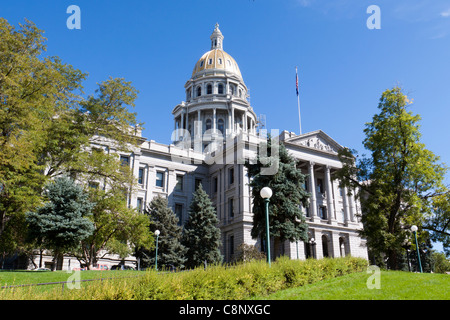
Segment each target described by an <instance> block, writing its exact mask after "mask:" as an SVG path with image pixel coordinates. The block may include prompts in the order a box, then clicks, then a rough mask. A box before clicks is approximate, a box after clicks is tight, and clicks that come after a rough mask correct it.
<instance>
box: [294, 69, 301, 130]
mask: <svg viewBox="0 0 450 320" xmlns="http://www.w3.org/2000/svg"><path fill="white" fill-rule="evenodd" d="M295 78H296V83H295V85H296V88H297V105H298V125H299V128H300V134H302V119H301V116H300V95H299V93H298V73H297V67H295Z"/></svg>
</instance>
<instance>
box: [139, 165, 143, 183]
mask: <svg viewBox="0 0 450 320" xmlns="http://www.w3.org/2000/svg"><path fill="white" fill-rule="evenodd" d="M138 183H139V184H143V183H144V168H139V172H138Z"/></svg>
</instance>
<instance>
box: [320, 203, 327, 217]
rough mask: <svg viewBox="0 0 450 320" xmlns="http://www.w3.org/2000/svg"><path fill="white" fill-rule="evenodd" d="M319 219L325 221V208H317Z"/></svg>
mask: <svg viewBox="0 0 450 320" xmlns="http://www.w3.org/2000/svg"><path fill="white" fill-rule="evenodd" d="M319 217H320V218H321V219H327V207H325V206H320V207H319Z"/></svg>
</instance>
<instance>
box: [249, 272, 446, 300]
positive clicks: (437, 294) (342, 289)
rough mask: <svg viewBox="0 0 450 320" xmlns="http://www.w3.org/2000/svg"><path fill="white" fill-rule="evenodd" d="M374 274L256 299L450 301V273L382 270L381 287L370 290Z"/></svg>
mask: <svg viewBox="0 0 450 320" xmlns="http://www.w3.org/2000/svg"><path fill="white" fill-rule="evenodd" d="M370 276H371V274H367V273H366V272H359V273H353V274H349V275H345V276H342V277H337V278H333V279H329V280H324V281H320V282H317V283H314V284H309V285H305V286H302V287H297V288H291V289H287V290H280V291H278V292H276V293H274V294H271V295H269V296H261V297H257V298H256V299H270V300H450V275H448V274H430V273H422V274H420V273H410V272H402V271H382V272H381V278H380V284H381V286H380V289H375V288H374V289H368V288H367V280H368V278H369V277H370Z"/></svg>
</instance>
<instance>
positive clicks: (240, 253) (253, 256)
mask: <svg viewBox="0 0 450 320" xmlns="http://www.w3.org/2000/svg"><path fill="white" fill-rule="evenodd" d="M236 251H237V252H236V254H235V256H234V258H233V260H234V261H235V262H250V261H254V260H265V259H266V255H265V254H264V253H263V252H261V251H260V250H259V249H258V248H257V247H255V246H253V245H251V244H246V243H242V244H240V245H239V246H238V247H237V250H236Z"/></svg>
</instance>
